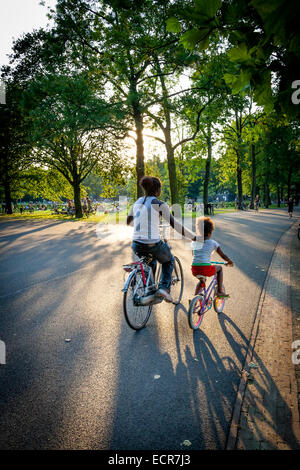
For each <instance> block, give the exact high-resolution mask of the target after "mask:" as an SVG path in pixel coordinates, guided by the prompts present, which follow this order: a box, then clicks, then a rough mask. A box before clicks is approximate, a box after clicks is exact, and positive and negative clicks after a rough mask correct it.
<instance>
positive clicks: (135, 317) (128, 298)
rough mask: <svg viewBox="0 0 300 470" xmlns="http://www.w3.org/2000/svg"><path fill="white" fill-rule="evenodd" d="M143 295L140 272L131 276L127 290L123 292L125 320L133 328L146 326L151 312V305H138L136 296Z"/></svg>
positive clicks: (137, 328) (138, 328)
mask: <svg viewBox="0 0 300 470" xmlns="http://www.w3.org/2000/svg"><path fill="white" fill-rule="evenodd" d="M144 295H145V287H144V283H143V278H142V275H141V273H137V274H136V275H135V276H133V277H132V279H131V281H130V284H129V286H128V290H127V292H124V297H123V310H124V315H125V320H126V322H127V324H128V326H130V328H132V329H133V330H141V329H142V328H144V327H145V326H146V323H147V321H148V320H149V317H150V315H151V312H152V305H147V306H143V305H138V303H137V298H138V297H142V296H144Z"/></svg>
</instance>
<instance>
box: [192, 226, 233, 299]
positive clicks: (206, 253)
mask: <svg viewBox="0 0 300 470" xmlns="http://www.w3.org/2000/svg"><path fill="white" fill-rule="evenodd" d="M214 228H215V226H214V223H213V221H212V220H211V219H210V218H209V217H200V218H198V219H197V220H196V232H197V240H196V241H194V242H192V248H193V261H192V266H191V269H192V274H193V276H195V277H196V278H197V279H200V278H201V277H210V276H214V275H215V274H216V275H217V282H218V291H217V297H219V298H227V297H229V295H228V294H227V295H226V294H225V292H224V290H223V287H222V286H223V270H222V267H221V266H214V265H212V264H211V261H210V258H211V255H212V253H213V252H214V251H216V252H217V253H218V254H219V255H220V256H221V258H223V259H224V260H225V261H227V264H228V266H233V262H232V261H231V259H230V258H228V256H226V255H225V253H223V251H222V250H221V247H220V245H219V243H218V242H216V241H215V240H213V239H212V238H211V236H212V232H213V231H214ZM201 288H202V282H201V280H200V281H199V282H198V284H197V286H196V290H195V295H198V294H199V292H200V291H201Z"/></svg>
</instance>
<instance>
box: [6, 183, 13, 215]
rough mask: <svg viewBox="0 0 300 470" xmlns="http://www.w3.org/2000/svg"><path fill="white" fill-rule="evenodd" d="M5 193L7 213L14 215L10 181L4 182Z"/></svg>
mask: <svg viewBox="0 0 300 470" xmlns="http://www.w3.org/2000/svg"><path fill="white" fill-rule="evenodd" d="M4 193H5V211H6V213H7V214H12V213H13V211H12V206H11V191H10V184H9V180H8V179H5V181H4Z"/></svg>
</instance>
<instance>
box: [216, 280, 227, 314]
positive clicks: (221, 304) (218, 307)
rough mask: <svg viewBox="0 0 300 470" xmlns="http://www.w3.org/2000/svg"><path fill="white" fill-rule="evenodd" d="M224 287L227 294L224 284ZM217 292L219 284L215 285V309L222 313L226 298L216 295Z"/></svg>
mask: <svg viewBox="0 0 300 470" xmlns="http://www.w3.org/2000/svg"><path fill="white" fill-rule="evenodd" d="M222 287H223V291H224V292H225V294H226V291H225V287H224V284H223V285H222ZM216 293H217V286H216V287H215V298H214V309H215V312H217V313H222V312H223V309H224V305H225V300H226V299H220V298H218V297H216Z"/></svg>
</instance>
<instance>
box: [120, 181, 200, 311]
mask: <svg viewBox="0 0 300 470" xmlns="http://www.w3.org/2000/svg"><path fill="white" fill-rule="evenodd" d="M140 186H141V187H142V188H143V190H144V191H145V196H144V197H140V198H139V199H138V200H137V201H136V202H135V203H134V204H133V206H132V207H131V209H130V211H129V215H128V217H127V225H130V224H131V223H132V221H133V225H134V233H133V242H132V249H133V251H134V253H135V254H136V255H137V256H138V257H142V256H149V255H151V256H152V257H153V261H152V263H151V267H152V269H153V272H155V267H156V261H158V262H159V263H161V265H162V276H161V279H160V282H159V286H158V290H157V292H156V295H157V296H158V297H163V298H164V299H165V300H166V301H167V302H173V299H172V296H171V294H170V286H171V280H172V271H173V266H174V258H173V255H172V253H171V250H170V247H169V245H168V244H167V243H166V242H163V241H162V240H161V239H160V232H159V222H160V216H162V217H163V219H164V220H165V221H167V222H168V223H169V224H170V225H171V227H172V228H174V229H175V230H176V231H177V232H179V233H180V234H182V235H183V236H184V237H186V238H190V239H191V240H196V234H195V233H193V232H191V231H190V230H189V229H187V228H186V227H184V226H183V225H182V224H180V223H179V222H178V221H177V220H175V219H174V217H173V216H172V214H170V211H169V208H168V206H167V204H165V203H164V202H163V201H160V200H159V199H158V198H159V196H160V194H161V182H160V180H159V178H156V177H152V176H144V177H143V178H142V179H141V181H140Z"/></svg>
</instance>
